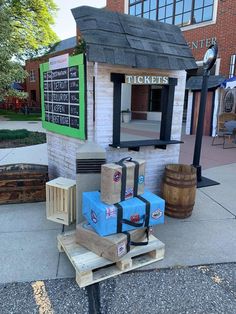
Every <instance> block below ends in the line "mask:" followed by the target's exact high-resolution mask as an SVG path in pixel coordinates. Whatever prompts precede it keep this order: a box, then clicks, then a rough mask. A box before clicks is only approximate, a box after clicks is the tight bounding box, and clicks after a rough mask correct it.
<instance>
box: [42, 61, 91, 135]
mask: <svg viewBox="0 0 236 314" xmlns="http://www.w3.org/2000/svg"><path fill="white" fill-rule="evenodd" d="M75 57H76V56H73V57H69V59H71V60H72V61H73V62H69V66H68V67H66V68H59V69H55V70H50V69H49V65H48V63H45V64H42V65H41V66H40V70H41V98H42V113H43V121H44V123H43V126H44V127H45V128H46V129H50V130H52V131H56V132H58V133H62V134H65V135H71V136H74V137H79V138H84V137H85V131H84V116H85V114H84V111H85V110H84V82H81V80H82V81H84V77H83V75H82V77H81V73H82V74H83V73H84V72H83V64H82V65H80V64H79V62H78V64H76V62H75V61H76V60H77V59H75ZM80 59H81V58H80ZM80 59H78V60H80ZM70 63H71V64H70ZM81 66H82V71H81V68H80V67H81ZM81 89H82V90H81ZM54 125H57V126H58V127H56V126H55V127H54ZM60 126H61V127H63V128H60ZM66 128H67V129H66ZM71 129H74V130H75V131H74V132H73V131H71ZM76 130H78V131H79V132H77V133H76Z"/></svg>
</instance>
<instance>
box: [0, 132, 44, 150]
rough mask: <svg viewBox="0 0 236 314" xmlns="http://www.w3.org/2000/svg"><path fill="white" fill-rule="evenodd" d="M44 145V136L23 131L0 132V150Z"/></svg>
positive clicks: (39, 133)
mask: <svg viewBox="0 0 236 314" xmlns="http://www.w3.org/2000/svg"><path fill="white" fill-rule="evenodd" d="M43 143H46V134H45V133H41V132H31V131H28V130H25V129H20V130H0V148H13V147H22V146H30V145H36V144H43Z"/></svg>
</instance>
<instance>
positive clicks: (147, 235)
mask: <svg viewBox="0 0 236 314" xmlns="http://www.w3.org/2000/svg"><path fill="white" fill-rule="evenodd" d="M123 233H124V234H126V235H127V253H128V252H129V251H130V246H131V245H133V246H144V245H148V243H149V228H147V229H146V231H145V233H146V237H147V241H145V242H134V241H130V234H129V232H128V231H124V232H123Z"/></svg>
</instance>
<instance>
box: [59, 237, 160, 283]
mask: <svg viewBox="0 0 236 314" xmlns="http://www.w3.org/2000/svg"><path fill="white" fill-rule="evenodd" d="M57 239H58V250H59V251H60V252H65V253H66V255H67V256H68V258H69V260H70V261H71V263H72V265H73V267H74V268H75V271H76V282H77V284H78V285H79V286H80V287H81V288H82V287H86V286H89V285H91V284H94V283H96V282H99V281H102V280H105V279H107V278H110V277H114V276H117V275H119V274H122V273H124V272H128V271H130V270H133V269H136V268H138V267H142V266H145V265H148V264H151V263H154V262H157V261H159V260H161V259H163V258H164V253H165V245H164V243H162V242H161V241H160V240H158V239H157V238H155V237H154V236H152V235H151V236H150V239H149V244H148V245H146V246H137V247H135V248H134V249H133V250H131V251H130V252H129V253H128V254H126V255H125V256H124V257H123V258H122V259H121V260H120V261H118V262H116V263H113V262H112V261H110V260H108V259H106V258H104V257H101V256H98V255H96V254H95V253H93V252H91V251H89V250H87V249H86V248H84V247H82V246H80V245H79V244H77V243H76V235H75V231H72V232H68V233H64V234H60V235H58V237H57Z"/></svg>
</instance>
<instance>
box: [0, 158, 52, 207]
mask: <svg viewBox="0 0 236 314" xmlns="http://www.w3.org/2000/svg"><path fill="white" fill-rule="evenodd" d="M47 181H48V166H46V165H37V164H11V165H3V166H0V204H12V203H27V202H42V201H45V199H46V186H45V184H46V182H47Z"/></svg>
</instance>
